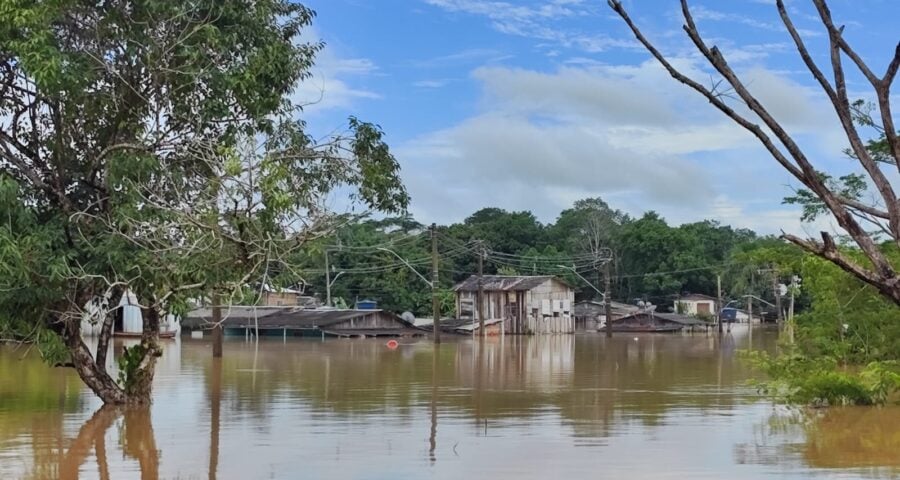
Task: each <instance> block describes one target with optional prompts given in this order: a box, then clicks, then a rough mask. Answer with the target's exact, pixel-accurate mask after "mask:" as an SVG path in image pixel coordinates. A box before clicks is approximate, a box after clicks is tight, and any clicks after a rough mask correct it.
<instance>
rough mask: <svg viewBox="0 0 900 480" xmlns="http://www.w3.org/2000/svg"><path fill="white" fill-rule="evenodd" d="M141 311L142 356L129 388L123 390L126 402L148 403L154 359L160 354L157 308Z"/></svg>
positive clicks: (154, 364)
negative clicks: (142, 323)
mask: <svg viewBox="0 0 900 480" xmlns="http://www.w3.org/2000/svg"><path fill="white" fill-rule="evenodd" d="M142 313H143V317H144V331H143V333H142V334H141V344H140V348H141V349H142V351H143V358H141V361H140V364H139V365H138V368H137V370H136V371H135V372H134V378H133V380H132V382H131V384H130V388H129V389H128V391H126V392H125V393H126V394H127V396H128V403H133V404H149V403H150V401H151V393H152V391H153V374H154V373H155V372H156V359H158V358H159V357H160V356H161V355H162V349H161V348H160V347H159V308H155V307H151V308H145V309H143V312H142Z"/></svg>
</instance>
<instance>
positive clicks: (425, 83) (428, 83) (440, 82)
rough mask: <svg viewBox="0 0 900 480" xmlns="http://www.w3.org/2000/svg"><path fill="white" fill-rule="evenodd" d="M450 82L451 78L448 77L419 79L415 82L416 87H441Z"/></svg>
mask: <svg viewBox="0 0 900 480" xmlns="http://www.w3.org/2000/svg"><path fill="white" fill-rule="evenodd" d="M448 83H450V80H447V79H432V80H419V81H417V82H413V84H412V85H413V86H414V87H418V88H441V87H443V86H446V85H447V84H448Z"/></svg>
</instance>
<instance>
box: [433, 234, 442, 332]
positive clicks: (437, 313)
mask: <svg viewBox="0 0 900 480" xmlns="http://www.w3.org/2000/svg"><path fill="white" fill-rule="evenodd" d="M437 288H438V244H437V224H434V223H432V224H431V314H432V316H433V318H434V343H436V344H438V343H441V325H440V323H441V306H440V305H439V304H438V290H437Z"/></svg>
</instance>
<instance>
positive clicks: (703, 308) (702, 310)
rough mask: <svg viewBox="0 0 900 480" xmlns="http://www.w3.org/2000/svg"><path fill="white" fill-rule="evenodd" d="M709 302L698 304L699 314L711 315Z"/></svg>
mask: <svg viewBox="0 0 900 480" xmlns="http://www.w3.org/2000/svg"><path fill="white" fill-rule="evenodd" d="M709 313H710V312H709V304H708V303H698V304H697V315H709Z"/></svg>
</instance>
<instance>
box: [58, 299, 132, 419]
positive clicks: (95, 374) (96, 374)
mask: <svg viewBox="0 0 900 480" xmlns="http://www.w3.org/2000/svg"><path fill="white" fill-rule="evenodd" d="M69 318H70V319H69V320H66V321H65V325H64V326H63V330H62V332H61V335H62V338H63V341H64V342H65V344H66V347H67V349H68V351H69V357H70V360H71V362H72V363H71V367H72V368H74V369H75V371H76V372H78V376H79V377H80V378H81V381H83V382H84V384H85V385H87V386H88V388H90V389H91V391H93V392H94V393H95V394H96V395H97V396H98V397H100V399H101V400H103V403H105V404H123V403H126V400H127V399H126V396H125V392H124V391H123V390H122V388H121V387H119V385H118V384H117V383H116V382H115V380H113V379H112V377H110V376H109V374H108V373H107V372H106V370H105V369H100V368H99V367H98V365H97V362H96V361H95V360H94V357H93V356H92V355H91V350H90V349H89V348H88V346H87V345H85V343H84V340H82V338H81V324H80V323H79V319H77V318H72V317H71V316H70V317H69Z"/></svg>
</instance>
